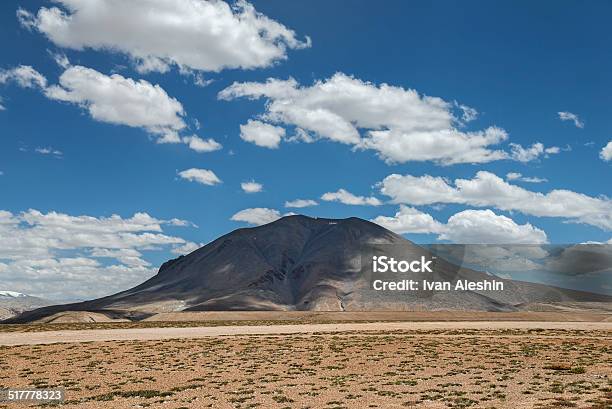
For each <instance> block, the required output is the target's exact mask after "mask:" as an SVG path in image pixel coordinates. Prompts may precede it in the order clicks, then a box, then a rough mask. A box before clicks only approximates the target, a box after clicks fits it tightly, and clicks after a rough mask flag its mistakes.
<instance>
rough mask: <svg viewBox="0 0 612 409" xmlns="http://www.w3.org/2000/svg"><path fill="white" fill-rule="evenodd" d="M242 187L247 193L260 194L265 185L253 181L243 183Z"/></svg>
mask: <svg viewBox="0 0 612 409" xmlns="http://www.w3.org/2000/svg"><path fill="white" fill-rule="evenodd" d="M240 187H241V188H242V190H243V191H244V192H245V193H258V192H261V191H262V190H263V185H262V184H261V183H257V182H255V181H253V180H252V181H250V182H242V183H241V184H240Z"/></svg>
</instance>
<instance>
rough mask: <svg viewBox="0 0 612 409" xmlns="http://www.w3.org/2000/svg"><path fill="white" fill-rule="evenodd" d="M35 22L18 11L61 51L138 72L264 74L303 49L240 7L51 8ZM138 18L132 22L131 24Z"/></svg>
mask: <svg viewBox="0 0 612 409" xmlns="http://www.w3.org/2000/svg"><path fill="white" fill-rule="evenodd" d="M56 3H59V7H42V8H40V9H39V10H38V12H37V13H36V14H32V13H30V12H28V11H26V10H24V9H21V8H20V9H19V10H18V12H17V16H18V18H19V21H20V22H21V24H22V25H23V26H24V27H26V28H29V29H32V30H38V31H39V32H41V33H43V34H44V35H45V36H47V37H48V38H49V40H51V41H52V42H53V43H54V44H56V45H57V46H60V47H65V48H70V49H74V50H83V49H86V48H91V49H94V50H105V51H113V52H120V53H123V54H125V55H127V56H129V57H130V58H131V59H132V60H133V61H134V62H135V63H136V64H137V68H138V70H139V71H142V72H147V71H160V72H165V71H167V70H168V69H169V68H170V66H171V65H176V66H178V67H179V68H180V69H181V71H188V70H203V71H220V70H222V69H224V68H244V69H251V68H258V67H267V66H270V65H272V64H273V63H274V62H276V61H280V60H283V59H286V58H287V56H286V50H287V48H290V49H300V48H304V47H309V46H310V39H309V38H306V40H305V41H300V40H299V39H298V38H297V37H296V34H295V33H294V32H293V31H292V30H290V29H288V28H287V27H285V26H284V25H282V24H280V23H278V22H276V21H274V20H272V19H270V18H269V17H266V16H265V15H263V14H261V13H259V12H257V11H256V10H255V8H254V7H253V6H252V5H251V4H249V3H248V2H246V1H243V0H238V1H237V2H235V3H234V4H233V5H232V6H230V5H229V4H227V3H226V2H223V1H203V0H147V1H124V0H105V1H91V0H57V1H56ZM134 16H138V18H134Z"/></svg>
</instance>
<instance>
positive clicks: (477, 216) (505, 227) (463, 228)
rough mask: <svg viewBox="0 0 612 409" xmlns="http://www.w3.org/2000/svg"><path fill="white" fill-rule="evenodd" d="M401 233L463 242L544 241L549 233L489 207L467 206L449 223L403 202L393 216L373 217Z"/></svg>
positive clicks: (538, 242)
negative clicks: (519, 222) (484, 208)
mask: <svg viewBox="0 0 612 409" xmlns="http://www.w3.org/2000/svg"><path fill="white" fill-rule="evenodd" d="M372 221H373V222H374V223H377V224H379V225H381V226H383V227H385V228H387V229H389V230H392V231H394V232H396V233H399V234H404V233H413V234H419V233H420V234H430V233H435V234H439V235H438V240H449V241H451V242H453V243H461V244H476V243H478V244H543V243H547V242H548V239H547V237H546V233H545V232H544V231H543V230H540V229H538V228H536V227H533V226H532V225H531V224H529V223H526V224H522V225H521V224H517V223H516V222H514V221H513V220H512V219H510V218H508V217H506V216H502V215H496V214H495V213H494V212H493V211H491V210H489V209H487V210H464V211H462V212H459V213H456V214H454V215H453V216H451V217H450V218H449V219H448V222H447V223H446V224H443V223H440V222H439V221H437V220H435V219H434V218H433V217H432V216H431V215H430V214H427V213H424V212H421V211H420V210H417V209H415V208H413V207H408V206H404V205H401V206H400V210H399V211H398V212H397V213H396V214H395V216H393V217H387V216H378V217H376V218H375V219H373V220H372Z"/></svg>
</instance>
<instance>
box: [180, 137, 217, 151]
mask: <svg viewBox="0 0 612 409" xmlns="http://www.w3.org/2000/svg"><path fill="white" fill-rule="evenodd" d="M183 143H186V144H187V145H188V146H189V148H190V149H193V150H194V151H196V152H200V153H203V152H214V151H218V150H219V149H221V148H223V146H222V145H221V144H220V143H219V142H217V141H215V140H214V139H212V138H209V139H206V140H204V139H202V138H200V137H198V136H196V135H192V136H185V137H183Z"/></svg>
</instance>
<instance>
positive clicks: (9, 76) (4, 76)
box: [0, 65, 47, 89]
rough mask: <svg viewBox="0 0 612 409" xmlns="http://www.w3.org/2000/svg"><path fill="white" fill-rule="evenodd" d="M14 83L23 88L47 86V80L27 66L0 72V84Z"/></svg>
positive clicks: (42, 87)
mask: <svg viewBox="0 0 612 409" xmlns="http://www.w3.org/2000/svg"><path fill="white" fill-rule="evenodd" d="M7 82H15V83H16V84H17V85H19V86H20V87H23V88H40V89H44V88H45V87H46V86H47V79H46V78H45V76H44V75H42V74H41V73H39V72H38V71H36V70H35V69H34V68H32V67H30V66H29V65H20V66H18V67H15V68H11V69H8V70H0V84H5V83H7Z"/></svg>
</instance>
